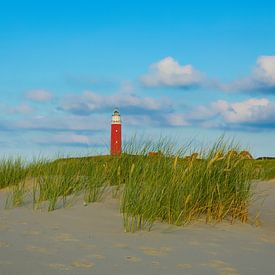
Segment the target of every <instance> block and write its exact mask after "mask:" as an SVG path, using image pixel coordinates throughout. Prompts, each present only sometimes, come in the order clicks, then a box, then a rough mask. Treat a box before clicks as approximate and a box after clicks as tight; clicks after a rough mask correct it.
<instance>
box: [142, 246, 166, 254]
mask: <svg viewBox="0 0 275 275" xmlns="http://www.w3.org/2000/svg"><path fill="white" fill-rule="evenodd" d="M140 249H141V250H142V251H143V253H144V254H146V255H150V256H163V255H167V254H168V252H169V251H171V248H169V247H161V248H159V249H157V248H153V247H140Z"/></svg>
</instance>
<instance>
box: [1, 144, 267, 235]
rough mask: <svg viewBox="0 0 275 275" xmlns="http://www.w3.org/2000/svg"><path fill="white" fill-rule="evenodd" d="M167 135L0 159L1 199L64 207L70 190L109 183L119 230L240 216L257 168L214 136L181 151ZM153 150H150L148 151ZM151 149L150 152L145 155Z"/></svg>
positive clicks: (98, 194)
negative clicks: (102, 150)
mask: <svg viewBox="0 0 275 275" xmlns="http://www.w3.org/2000/svg"><path fill="white" fill-rule="evenodd" d="M175 148H176V147H175V146H174V145H173V143H172V142H170V141H169V140H167V139H161V140H160V141H159V142H157V143H153V142H141V143H137V142H135V141H134V140H132V141H131V142H130V143H128V144H126V145H125V148H124V152H125V153H123V154H122V155H121V156H97V157H86V158H66V159H65V158H64V159H58V160H55V161H48V160H36V161H34V162H32V163H30V164H28V165H23V164H22V161H21V160H20V159H18V160H7V159H6V160H2V161H0V176H1V185H0V187H1V188H3V187H6V186H10V192H11V193H10V196H9V198H8V204H9V205H11V206H20V205H22V204H23V203H24V200H26V198H28V199H30V198H31V201H32V203H33V206H34V208H37V207H39V205H40V204H41V203H45V202H46V203H47V206H48V210H49V211H52V210H54V209H56V208H58V207H60V205H61V207H65V206H66V205H67V204H68V203H67V202H68V199H70V198H71V197H72V196H79V195H82V196H83V199H84V200H85V202H86V203H90V202H95V201H99V200H101V199H102V197H103V196H104V193H105V189H106V188H107V187H108V186H109V187H110V186H111V189H112V190H113V196H114V197H116V198H118V199H119V200H120V209H121V213H122V216H123V223H124V228H125V231H131V232H134V231H137V230H143V229H146V230H150V229H151V227H152V225H153V224H154V222H156V221H159V222H166V223H169V224H175V225H185V224H188V223H190V222H192V221H194V220H197V219H204V220H205V221H206V222H220V221H222V220H224V219H227V220H230V221H231V222H234V221H237V220H239V221H242V222H246V221H247V219H248V207H249V204H250V202H251V199H252V196H253V193H252V190H251V184H252V180H253V179H256V178H258V177H259V172H260V171H262V169H261V168H259V164H257V169H255V161H252V160H248V159H245V158H244V157H243V156H242V155H241V154H239V153H240V150H239V149H238V148H237V147H236V146H234V145H233V144H232V143H226V142H223V141H222V140H219V141H218V142H217V143H216V144H214V145H213V146H212V147H210V148H206V149H202V150H199V152H198V153H193V154H192V151H191V154H190V155H191V156H189V157H186V154H187V152H190V150H191V149H190V148H191V147H190V145H189V146H185V147H183V148H180V149H175ZM152 151H153V152H158V153H157V154H151V156H148V154H149V152H152ZM149 155H150V154H149Z"/></svg>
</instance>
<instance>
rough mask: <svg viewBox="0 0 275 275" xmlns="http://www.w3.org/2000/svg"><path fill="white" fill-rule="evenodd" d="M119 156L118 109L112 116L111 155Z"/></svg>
mask: <svg viewBox="0 0 275 275" xmlns="http://www.w3.org/2000/svg"><path fill="white" fill-rule="evenodd" d="M120 154H121V119H120V113H119V111H118V109H115V110H114V112H113V115H112V123H111V155H120Z"/></svg>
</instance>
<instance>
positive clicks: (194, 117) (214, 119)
mask: <svg viewBox="0 0 275 275" xmlns="http://www.w3.org/2000/svg"><path fill="white" fill-rule="evenodd" d="M186 119H187V121H190V122H193V123H194V124H196V123H197V124H199V125H201V126H204V127H208V128H209V127H210V128H211V127H223V128H238V129H241V128H243V130H245V129H253V128H254V129H257V128H258V129H260V128H269V129H271V128H272V129H275V103H274V102H271V101H270V100H269V99H267V98H260V99H258V98H251V99H248V100H245V101H241V102H233V103H230V102H227V101H224V100H219V101H216V102H213V103H211V104H209V105H205V106H199V107H196V108H195V109H194V110H193V111H192V112H190V113H189V114H186Z"/></svg>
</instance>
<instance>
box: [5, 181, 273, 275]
mask: <svg viewBox="0 0 275 275" xmlns="http://www.w3.org/2000/svg"><path fill="white" fill-rule="evenodd" d="M257 190H258V192H261V194H262V197H265V201H264V204H263V205H262V206H261V213H260V214H261V215H260V219H261V223H260V222H259V221H257V224H258V226H255V225H250V224H239V223H237V224H233V225H231V224H229V223H227V222H223V223H221V224H216V225H213V224H211V225H210V224H205V223H203V222H197V223H196V224H192V225H189V226H186V227H176V226H169V225H166V224H155V225H154V226H153V229H152V231H151V232H137V233H134V234H133V233H124V230H123V225H122V218H121V215H120V213H119V204H118V202H117V201H116V200H114V199H108V200H105V202H101V203H93V204H89V205H87V206H84V205H83V203H82V202H81V201H79V202H77V203H76V204H74V205H73V206H72V207H68V208H63V209H58V210H56V211H53V212H47V211H45V210H43V209H42V210H32V206H31V205H25V206H23V207H19V208H16V209H10V210H6V209H3V204H4V197H5V196H6V193H5V192H3V191H2V192H0V200H1V206H0V274H1V275H6V274H7V275H8V274H22V275H23V274H26V275H31V274H35V275H39V274H103V275H105V274H142V275H146V274H209V275H210V274H211V275H212V274H220V275H226V274H227V275H229V274H230V275H237V274H257V275H258V274H265V275H269V274H270V275H274V274H275V181H270V182H260V183H258V184H257ZM261 202H262V201H257V202H255V203H254V205H253V206H252V207H251V213H252V214H254V216H255V214H256V213H257V209H258V208H259V205H260V204H261Z"/></svg>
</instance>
